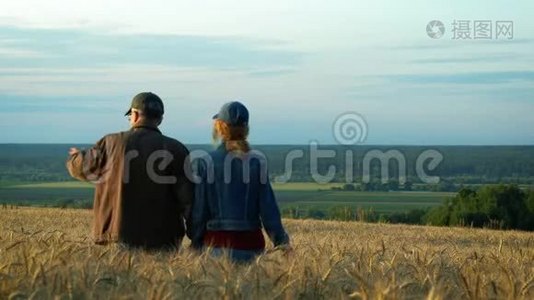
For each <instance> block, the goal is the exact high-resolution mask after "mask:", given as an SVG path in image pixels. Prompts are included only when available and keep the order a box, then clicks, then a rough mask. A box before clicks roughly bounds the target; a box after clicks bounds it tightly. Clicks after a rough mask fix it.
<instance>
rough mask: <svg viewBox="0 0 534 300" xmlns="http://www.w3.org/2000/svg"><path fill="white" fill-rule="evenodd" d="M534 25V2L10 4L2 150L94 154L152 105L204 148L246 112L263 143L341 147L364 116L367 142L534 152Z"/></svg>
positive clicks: (1, 56) (0, 48) (53, 0)
mask: <svg viewBox="0 0 534 300" xmlns="http://www.w3.org/2000/svg"><path fill="white" fill-rule="evenodd" d="M533 14H534V2H533V1H530V0H524V1H513V2H510V1H500V0H499V1H489V2H488V1H480V0H479V1H459V0H452V1H441V2H429V1H395V0H387V1H353V0H332V1H314V0H297V1H287V0H285V1H279V0H272V1H255V0H253V1H246V2H245V1H236V0H226V1H214V0H210V1H189V0H182V1H170V0H152V1H137V2H134V1H123V0H116V1H109V0H92V1H81V0H70V1H59V0H48V1H37V0H32V1H26V0H18V1H4V3H2V10H0V127H1V128H2V130H1V131H0V143H93V142H95V141H97V140H98V139H99V138H100V137H102V136H103V135H105V134H107V133H111V132H116V131H121V130H127V129H128V121H127V119H126V118H125V117H123V115H124V112H125V111H126V110H127V109H128V106H129V104H130V101H131V99H132V97H133V96H135V95H136V94H137V93H139V92H144V91H152V92H154V93H156V94H158V95H159V96H160V97H161V98H162V99H163V101H164V103H165V118H164V121H163V125H162V127H161V129H162V131H163V132H164V133H165V134H166V135H169V136H172V137H174V138H177V139H178V140H180V141H182V142H184V143H188V144H191V143H194V144H198V143H202V144H204V143H210V142H211V126H212V120H211V117H212V116H213V114H214V113H216V112H217V111H218V109H219V108H220V106H221V105H222V104H224V103H225V102H228V101H234V100H238V101H241V102H243V103H244V104H245V105H247V107H248V108H249V111H250V116H251V120H250V127H251V131H250V141H251V142H252V143H256V144H306V143H308V142H310V141H315V142H318V143H319V144H333V143H339V142H340V139H339V134H349V135H350V133H351V132H350V125H351V124H350V122H349V123H347V124H345V125H346V126H348V127H347V128H348V130H349V131H343V130H346V129H343V128H342V127H338V125H339V123H340V122H336V120H338V121H339V120H340V119H342V118H345V117H347V116H348V117H349V121H350V117H351V116H356V117H355V119H354V120H352V121H353V123H354V122H356V123H357V124H356V125H357V126H355V127H352V128H353V129H356V131H358V130H359V131H360V133H359V134H360V136H361V137H362V138H360V139H358V140H357V141H356V142H354V143H363V144H371V145H378V144H380V145H534V118H533V117H532V115H533V112H534V55H533V53H534V18H533ZM433 20H438V21H440V22H441V23H442V24H443V29H444V33H443V35H442V36H441V37H440V38H432V37H430V36H429V34H428V32H427V25H428V24H429V22H430V21H433ZM458 21H460V22H458ZM475 21H477V22H478V21H485V23H486V24H487V23H488V22H489V23H490V24H491V26H492V32H491V35H490V36H489V38H486V39H474V34H475V29H474V27H475V25H474V24H475ZM501 21H511V22H513V29H512V30H510V31H508V32H506V33H505V32H504V31H501V35H500V36H498V37H497V32H496V31H497V30H496V27H497V23H499V22H501ZM466 23H467V26H468V28H467V29H466V28H465V27H462V26H466V25H465V24H466ZM459 24H463V25H459ZM500 24H503V23H500ZM506 24H509V23H506ZM431 29H432V30H436V28H435V27H434V28H431ZM454 29H456V31H455V30H454ZM512 31H513V36H510V35H509V34H510V33H511V32H512ZM466 32H468V33H466ZM462 33H463V34H469V37H471V39H459V38H458V37H459V36H460V35H461V34H462ZM486 33H487V32H486ZM464 37H465V35H464ZM486 37H488V36H486ZM345 125H344V126H345ZM362 128H363V129H362ZM340 132H341V133H340ZM353 133H354V132H353ZM341 142H346V141H341ZM349 142H351V141H349ZM351 143H352V142H351Z"/></svg>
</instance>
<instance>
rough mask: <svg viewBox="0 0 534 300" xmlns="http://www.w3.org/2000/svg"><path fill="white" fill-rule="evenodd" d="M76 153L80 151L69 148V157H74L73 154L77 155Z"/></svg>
mask: <svg viewBox="0 0 534 300" xmlns="http://www.w3.org/2000/svg"><path fill="white" fill-rule="evenodd" d="M78 152H80V149H78V148H76V147H72V148H70V150H69V155H71V156H72V155H74V154H77V153H78Z"/></svg>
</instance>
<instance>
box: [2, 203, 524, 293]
mask: <svg viewBox="0 0 534 300" xmlns="http://www.w3.org/2000/svg"><path fill="white" fill-rule="evenodd" d="M91 219H92V217H91V212H90V211H87V210H67V209H44V208H19V209H1V208H0V299H5V298H7V299H9V298H12V299H26V298H31V299H47V298H58V299H71V298H73V299H84V298H98V299H107V298H114V299H123V298H124V299H181V298H209V299H212V298H225V299H235V298H237V299H240V298H247V299H250V298H252V299H257V298H260V299H263V298H269V299H271V298H283V299H294V298H306V299H308V298H326V299H331V298H334V299H335V298H356V299H396V298H401V299H405V298H416V299H421V298H425V299H456V298H467V299H488V298H489V299H491V298H498V299H533V298H534V234H533V233H528V232H517V231H494V230H482V229H469V228H467V229H466V228H436V227H422V226H405V225H388V224H366V223H358V222H324V221H311V220H310V221H307V220H306V221H302V220H284V223H285V225H286V227H287V231H288V232H289V234H290V235H291V237H292V242H293V246H294V248H295V251H294V253H293V254H292V255H290V256H284V255H283V253H280V252H276V251H275V252H271V253H269V254H265V255H263V256H261V257H259V258H258V259H257V260H256V261H255V262H254V263H252V264H250V265H233V264H231V263H229V262H228V261H227V260H217V259H212V258H210V257H209V256H207V255H200V256H198V255H197V254H195V253H193V252H191V251H189V250H188V249H187V246H188V245H187V244H188V243H187V242H184V247H183V249H182V250H181V251H179V252H171V253H169V252H163V253H147V252H142V251H139V250H126V249H123V248H121V247H119V246H116V245H115V246H96V245H93V244H92V243H91V241H90V238H89V237H88V236H89V234H90V230H91Z"/></svg>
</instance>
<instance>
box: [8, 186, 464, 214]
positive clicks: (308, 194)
mask: <svg viewBox="0 0 534 300" xmlns="http://www.w3.org/2000/svg"><path fill="white" fill-rule="evenodd" d="M338 186H340V184H316V183H287V184H273V188H274V190H275V193H276V196H277V200H278V202H279V204H280V207H281V208H282V209H284V208H298V209H299V210H300V209H302V210H307V209H316V210H324V211H326V210H328V209H329V208H332V207H341V206H342V207H350V208H351V209H356V208H362V209H366V210H368V209H372V210H374V211H376V212H403V211H408V210H411V209H419V208H427V207H433V206H436V205H440V204H441V203H442V202H443V200H444V199H445V198H447V197H452V196H454V193H442V192H402V191H396V192H357V191H338V190H332V188H333V187H338ZM92 199H93V186H92V185H91V184H89V183H83V182H75V181H66V182H50V183H32V184H29V183H28V184H20V183H19V184H12V185H9V186H4V187H1V188H0V203H6V204H19V205H35V206H62V205H67V206H82V205H81V204H84V205H83V206H84V207H87V206H88V204H90V203H91V201H92Z"/></svg>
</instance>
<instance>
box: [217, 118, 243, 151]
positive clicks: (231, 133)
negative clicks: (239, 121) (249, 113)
mask: <svg viewBox="0 0 534 300" xmlns="http://www.w3.org/2000/svg"><path fill="white" fill-rule="evenodd" d="M248 130H249V128H248V125H245V126H231V125H229V124H227V123H225V122H224V121H221V120H215V123H214V124H213V142H214V143H217V142H218V141H219V140H221V141H222V142H223V143H224V144H225V146H226V150H227V151H229V152H237V153H247V152H249V151H250V145H249V143H248V142H247V137H248Z"/></svg>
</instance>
